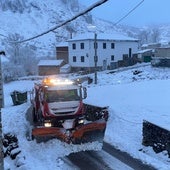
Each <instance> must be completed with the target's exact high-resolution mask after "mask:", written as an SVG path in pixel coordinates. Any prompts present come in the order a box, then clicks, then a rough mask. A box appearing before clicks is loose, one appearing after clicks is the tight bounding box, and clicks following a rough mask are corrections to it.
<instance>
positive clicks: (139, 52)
mask: <svg viewBox="0 0 170 170" xmlns="http://www.w3.org/2000/svg"><path fill="white" fill-rule="evenodd" d="M149 51H152V49H145V50H140V51H138V52H137V53H138V54H143V53H146V52H149Z"/></svg>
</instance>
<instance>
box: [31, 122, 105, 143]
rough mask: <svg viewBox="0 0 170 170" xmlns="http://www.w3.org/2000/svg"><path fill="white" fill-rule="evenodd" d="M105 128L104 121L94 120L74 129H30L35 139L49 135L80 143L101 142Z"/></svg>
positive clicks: (67, 141) (68, 141)
mask: <svg viewBox="0 0 170 170" xmlns="http://www.w3.org/2000/svg"><path fill="white" fill-rule="evenodd" d="M105 129H106V122H105V121H95V122H92V123H88V124H85V125H82V126H78V127H76V129H74V130H65V129H64V128H58V127H37V128H35V129H33V130H32V135H33V136H34V137H35V139H36V138H37V137H46V138H47V137H49V138H57V139H60V140H61V141H64V142H66V143H73V144H80V143H87V142H93V141H99V142H103V138H104V133H105Z"/></svg>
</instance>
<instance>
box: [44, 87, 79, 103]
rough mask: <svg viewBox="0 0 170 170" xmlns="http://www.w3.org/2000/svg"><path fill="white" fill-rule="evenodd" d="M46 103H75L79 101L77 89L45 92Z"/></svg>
mask: <svg viewBox="0 0 170 170" xmlns="http://www.w3.org/2000/svg"><path fill="white" fill-rule="evenodd" d="M46 94H47V102H61V101H75V100H79V96H78V94H77V89H71V90H57V91H56V90H53V91H47V93H46Z"/></svg>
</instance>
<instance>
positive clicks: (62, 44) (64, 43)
mask: <svg viewBox="0 0 170 170" xmlns="http://www.w3.org/2000/svg"><path fill="white" fill-rule="evenodd" d="M56 47H68V42H61V43H59V44H57V45H56Z"/></svg>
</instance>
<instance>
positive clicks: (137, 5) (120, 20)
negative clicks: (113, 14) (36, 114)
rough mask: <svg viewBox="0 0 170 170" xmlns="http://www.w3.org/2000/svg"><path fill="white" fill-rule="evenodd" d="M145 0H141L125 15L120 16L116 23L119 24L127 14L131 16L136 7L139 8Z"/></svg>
mask: <svg viewBox="0 0 170 170" xmlns="http://www.w3.org/2000/svg"><path fill="white" fill-rule="evenodd" d="M143 2H144V0H142V1H140V2H139V3H138V4H137V5H136V6H135V7H133V8H132V9H131V10H130V11H129V12H128V13H127V14H126V15H124V16H123V17H122V18H120V19H119V20H118V21H117V22H116V23H115V24H114V25H117V24H118V23H119V22H121V21H122V20H124V19H125V18H126V17H127V16H129V15H130V14H131V13H132V12H133V11H134V10H135V9H136V8H138V7H139V6H140V5H141V4H142V3H143Z"/></svg>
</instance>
